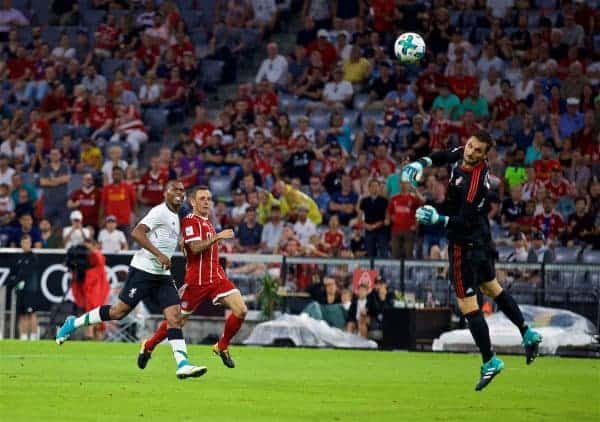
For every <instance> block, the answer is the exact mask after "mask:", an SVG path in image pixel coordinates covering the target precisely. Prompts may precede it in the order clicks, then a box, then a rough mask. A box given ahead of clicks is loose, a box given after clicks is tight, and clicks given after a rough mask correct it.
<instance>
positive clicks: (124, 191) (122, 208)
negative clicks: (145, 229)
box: [98, 167, 137, 235]
mask: <svg viewBox="0 0 600 422" xmlns="http://www.w3.org/2000/svg"><path fill="white" fill-rule="evenodd" d="M124 175H125V172H124V171H123V169H122V168H120V167H114V168H113V170H112V178H113V182H112V183H111V184H109V185H106V186H104V189H103V190H102V205H101V207H100V212H99V214H100V218H99V220H98V224H101V222H102V221H103V219H104V216H105V215H114V216H115V217H117V227H118V228H119V230H121V231H122V232H123V233H125V234H126V235H127V234H129V232H130V226H131V213H132V212H133V213H134V214H137V200H136V194H135V189H134V188H133V186H132V185H130V184H129V183H127V182H124V181H123V177H124Z"/></svg>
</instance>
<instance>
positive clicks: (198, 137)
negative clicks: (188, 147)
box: [190, 122, 215, 148]
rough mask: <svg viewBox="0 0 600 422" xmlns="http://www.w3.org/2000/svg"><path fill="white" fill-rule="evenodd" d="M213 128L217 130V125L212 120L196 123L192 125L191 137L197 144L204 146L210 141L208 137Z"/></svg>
mask: <svg viewBox="0 0 600 422" xmlns="http://www.w3.org/2000/svg"><path fill="white" fill-rule="evenodd" d="M213 130H215V126H214V125H213V124H212V123H211V122H204V123H196V124H195V125H193V126H192V130H191V131H190V137H191V138H192V140H193V141H194V142H195V143H196V145H198V146H199V147H200V148H204V147H205V146H206V142H207V141H208V137H209V136H210V135H211V134H212V133H213Z"/></svg>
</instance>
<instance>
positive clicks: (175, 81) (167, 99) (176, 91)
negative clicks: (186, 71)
mask: <svg viewBox="0 0 600 422" xmlns="http://www.w3.org/2000/svg"><path fill="white" fill-rule="evenodd" d="M184 100H185V85H184V83H183V81H182V80H181V78H180V77H179V68H177V67H174V68H173V69H171V78H170V79H169V80H168V81H165V83H164V86H163V92H162V103H163V105H164V106H165V107H167V108H169V109H172V108H177V107H181V106H182V105H183V102H184Z"/></svg>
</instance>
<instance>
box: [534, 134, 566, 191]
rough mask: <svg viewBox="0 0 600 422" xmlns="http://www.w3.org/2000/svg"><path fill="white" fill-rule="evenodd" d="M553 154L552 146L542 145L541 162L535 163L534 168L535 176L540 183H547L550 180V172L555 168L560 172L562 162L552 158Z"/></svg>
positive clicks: (536, 161)
mask: <svg viewBox="0 0 600 422" xmlns="http://www.w3.org/2000/svg"><path fill="white" fill-rule="evenodd" d="M552 152H553V148H552V145H551V144H549V143H546V144H544V145H542V157H541V158H540V159H539V160H535V161H534V162H533V168H534V169H535V176H536V178H537V180H539V181H540V182H544V183H545V182H546V180H548V179H549V178H550V172H551V170H552V169H553V168H558V169H559V170H560V162H559V161H558V160H556V159H554V158H551V156H552Z"/></svg>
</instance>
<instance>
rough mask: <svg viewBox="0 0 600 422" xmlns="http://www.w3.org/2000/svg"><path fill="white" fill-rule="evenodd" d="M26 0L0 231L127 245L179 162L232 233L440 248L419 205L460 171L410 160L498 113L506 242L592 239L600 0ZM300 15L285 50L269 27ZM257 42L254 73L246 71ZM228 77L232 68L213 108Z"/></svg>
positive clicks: (287, 240)
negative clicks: (218, 86) (214, 100)
mask: <svg viewBox="0 0 600 422" xmlns="http://www.w3.org/2000/svg"><path fill="white" fill-rule="evenodd" d="M13 3H19V4H20V5H22V6H21V7H20V8H19V7H17V8H13V5H12V4H13ZM33 3H35V4H36V5H38V6H39V4H41V5H42V8H41V9H43V5H45V4H46V3H44V2H42V3H39V2H32V3H30V2H28V1H20V2H16V1H15V2H12V1H10V0H4V1H3V8H2V9H1V10H0V41H2V45H3V47H2V56H1V60H0V78H1V79H2V90H1V96H0V114H1V118H2V121H1V123H0V245H1V246H18V245H20V239H21V237H22V236H23V235H24V234H29V235H30V236H31V238H32V241H33V245H34V247H37V248H40V247H44V248H54V247H69V246H72V245H76V244H78V243H81V242H83V241H84V240H85V239H92V238H93V239H96V240H97V241H98V242H99V243H100V245H101V247H102V249H103V251H104V252H106V253H118V252H119V251H121V250H124V249H127V248H128V247H130V246H132V247H135V245H130V244H129V243H130V242H129V231H130V230H131V229H132V228H133V226H134V225H135V223H136V222H137V221H138V220H139V218H140V217H141V216H142V215H143V213H144V212H145V211H146V210H147V209H148V208H149V207H151V206H153V205H156V204H158V203H160V202H161V201H162V190H163V187H164V185H165V183H166V181H167V180H169V179H179V180H182V181H183V182H184V184H185V186H186V187H187V188H191V187H192V186H195V185H198V184H207V185H209V187H210V188H211V190H212V191H213V195H214V198H215V206H214V216H213V220H214V222H215V224H216V227H217V230H219V229H223V228H228V227H231V228H234V229H235V231H236V239H235V242H232V243H230V244H228V245H227V246H225V247H224V249H225V250H226V251H235V252H240V253H248V252H251V253H282V254H285V255H289V256H320V257H360V256H377V257H393V258H401V257H405V258H413V257H414V258H424V259H440V258H444V257H445V256H446V250H445V247H446V242H445V239H444V233H443V230H442V229H441V228H439V227H435V226H434V227H418V226H417V224H416V221H415V218H414V212H415V210H416V208H418V207H419V206H420V205H421V204H423V203H429V204H432V205H434V206H439V205H440V204H441V203H442V201H443V199H444V195H445V189H446V185H447V180H448V177H449V173H448V170H447V169H445V168H442V169H437V170H433V171H429V172H428V173H427V174H426V177H425V180H424V183H423V185H422V187H420V188H419V189H418V190H417V191H413V190H411V189H409V187H408V186H407V185H404V184H402V183H400V180H399V172H400V170H401V168H402V166H403V165H404V164H405V163H407V162H408V161H410V160H414V159H415V158H419V157H422V156H425V155H427V154H429V153H430V152H431V151H434V150H436V149H443V148H450V147H455V146H460V145H463V144H464V143H465V142H466V140H467V139H468V137H469V136H470V134H471V133H472V132H473V131H475V130H477V129H479V128H485V129H487V130H489V131H490V132H491V133H492V134H493V136H494V138H495V140H496V142H497V146H496V148H494V150H493V151H492V152H491V153H490V156H489V166H490V169H491V177H490V180H489V183H490V185H491V186H492V187H493V189H492V191H493V195H494V198H495V199H494V200H493V206H492V207H491V209H490V211H489V219H490V224H491V225H492V228H493V233H494V238H495V241H496V242H497V243H498V244H503V243H504V244H508V245H514V247H515V252H514V253H513V254H511V256H510V258H511V259H514V260H518V261H527V260H534V261H537V260H539V259H545V258H544V257H545V256H547V254H546V251H547V250H549V249H551V248H552V247H554V246H558V245H563V246H569V247H570V246H573V247H593V248H595V249H598V248H600V241H599V240H600V94H599V86H600V85H599V84H600V36H599V35H598V27H599V26H600V14H599V13H598V10H597V9H596V8H595V7H594V6H595V3H594V1H593V0H592V1H587V2H586V1H585V0H573V1H570V0H564V1H563V0H531V1H530V0H517V1H513V0H488V1H487V2H485V1H473V0H454V1H448V0H435V1H433V2H428V1H427V2H425V1H417V0H398V1H385V0H370V1H362V0H345V1H327V0H305V1H304V2H276V1H275V0H220V1H215V2H212V1H199V0H198V1H196V0H190V1H167V0H166V1H152V0H146V1H141V0H140V1H108V0H88V1H76V0H70V1H69V0H54V1H53V2H50V5H49V9H48V10H41V9H40V8H39V7H38V8H36V9H28V8H27V7H28V6H29V5H31V4H33ZM38 3H39V4H38ZM200 11H202V13H199V12H200ZM298 15H300V16H301V26H302V28H301V29H300V31H299V32H297V34H296V37H295V38H296V39H295V45H292V46H290V47H289V48H287V51H285V50H286V49H284V48H282V47H281V46H279V45H278V44H277V43H276V42H274V41H272V40H274V39H276V37H277V33H278V32H279V31H281V30H282V28H283V30H285V28H288V27H289V26H290V25H291V24H290V22H293V21H294V19H295V18H294V16H298ZM290 16H292V18H290ZM48 23H50V25H48ZM58 25H61V26H58ZM403 31H415V32H418V33H421V34H423V36H424V38H425V40H426V42H427V48H428V54H427V58H426V59H425V60H424V61H423V62H422V63H421V64H418V65H402V64H400V63H399V62H398V60H396V59H395V57H394V53H393V43H394V40H395V37H396V36H397V35H398V34H399V33H401V32H403ZM262 43H264V45H266V57H265V58H264V60H262V61H261V63H260V64H259V65H258V66H256V76H255V78H254V79H253V80H250V81H239V80H237V79H238V78H237V74H238V73H239V71H240V69H241V68H242V67H246V66H248V63H251V60H250V56H251V55H252V54H253V53H254V50H253V49H255V48H256V47H257V46H260V45H263V44H262ZM214 63H218V64H219V66H217V67H212V66H208V65H209V64H214ZM217 70H218V72H217ZM215 74H217V75H219V80H220V81H221V82H226V83H232V82H234V81H235V83H236V84H237V88H235V93H234V94H235V95H234V96H233V97H232V98H231V99H228V100H226V101H225V103H224V105H223V106H222V108H221V109H219V110H213V109H207V107H206V104H207V97H206V95H205V91H206V90H207V89H211V88H213V87H212V86H210V85H211V84H212V82H214V81H213V79H211V78H214V77H215ZM207 81H212V82H209V83H207ZM217 82H218V81H217ZM161 119H164V121H163V120H161ZM174 131H176V133H173V132H174ZM168 136H171V137H175V138H176V139H175V142H172V143H168V142H166V139H167V138H166V137H168ZM153 142H163V145H162V147H161V148H160V151H159V153H158V154H157V155H155V156H148V155H149V154H146V153H145V150H146V149H148V147H149V145H148V143H153ZM188 209H189V208H188ZM523 248H525V252H523V251H522V249H523ZM384 296H385V294H384Z"/></svg>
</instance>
